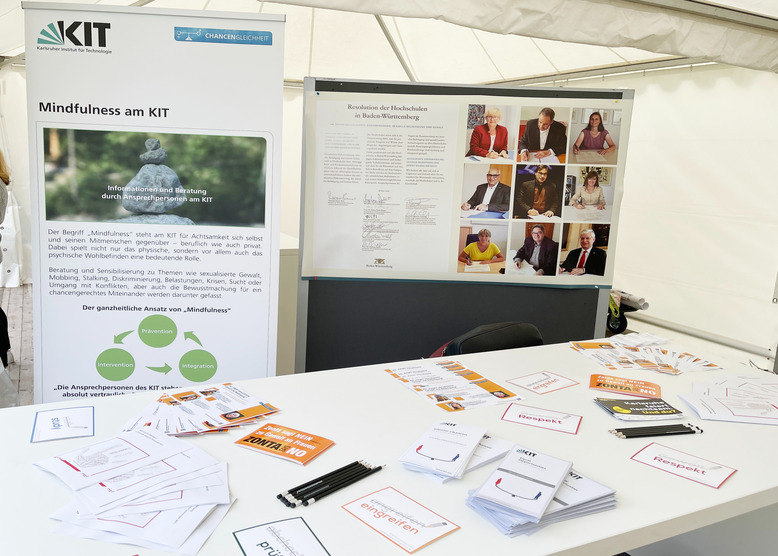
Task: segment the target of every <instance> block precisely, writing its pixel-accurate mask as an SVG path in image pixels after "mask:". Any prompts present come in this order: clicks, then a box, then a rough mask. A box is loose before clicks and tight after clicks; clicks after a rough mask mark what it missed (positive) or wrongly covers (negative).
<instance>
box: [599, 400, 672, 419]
mask: <svg viewBox="0 0 778 556" xmlns="http://www.w3.org/2000/svg"><path fill="white" fill-rule="evenodd" d="M594 401H595V402H596V403H597V405H599V406H600V407H602V408H603V409H604V410H605V411H607V412H608V413H610V414H611V415H613V416H614V417H615V418H616V419H621V420H622V421H652V420H657V421H658V420H662V419H682V418H683V412H681V411H679V410H677V409H676V408H674V407H673V406H671V405H670V404H669V403H667V402H666V401H664V400H663V399H662V398H659V399H655V400H627V399H620V400H619V399H614V398H594Z"/></svg>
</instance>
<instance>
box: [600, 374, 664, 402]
mask: <svg viewBox="0 0 778 556" xmlns="http://www.w3.org/2000/svg"><path fill="white" fill-rule="evenodd" d="M589 388H590V389H591V390H601V391H603V392H609V393H611V394H625V395H627V396H637V397H639V398H661V397H662V388H661V387H660V386H659V385H658V384H654V383H653V382H646V381H645V380H634V379H631V378H621V377H618V376H610V375H592V376H591V378H590V379H589Z"/></svg>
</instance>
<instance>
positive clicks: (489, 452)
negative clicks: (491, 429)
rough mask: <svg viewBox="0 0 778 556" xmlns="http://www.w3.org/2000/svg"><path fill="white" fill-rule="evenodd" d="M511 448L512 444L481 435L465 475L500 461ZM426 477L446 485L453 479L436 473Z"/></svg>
mask: <svg viewBox="0 0 778 556" xmlns="http://www.w3.org/2000/svg"><path fill="white" fill-rule="evenodd" d="M512 447H513V442H510V441H508V440H504V439H502V438H497V437H494V436H490V435H488V434H485V435H483V437H482V438H481V440H479V441H478V446H477V447H476V449H475V452H473V455H472V456H471V457H470V461H469V462H467V467H466V468H465V474H467V473H470V472H471V471H472V470H474V469H478V468H479V467H483V466H484V465H488V464H490V463H492V462H493V461H497V460H499V459H502V458H503V457H504V456H505V454H507V453H508V450H510V449H511V448H512ZM426 475H427V477H429V478H430V479H432V480H433V481H435V482H438V483H447V482H448V481H450V480H452V479H453V478H454V477H448V476H446V475H438V474H436V473H426Z"/></svg>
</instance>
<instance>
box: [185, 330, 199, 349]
mask: <svg viewBox="0 0 778 556" xmlns="http://www.w3.org/2000/svg"><path fill="white" fill-rule="evenodd" d="M184 340H194V341H195V342H197V345H198V346H200V347H203V343H202V342H201V341H200V338H198V337H197V336H195V334H194V332H184Z"/></svg>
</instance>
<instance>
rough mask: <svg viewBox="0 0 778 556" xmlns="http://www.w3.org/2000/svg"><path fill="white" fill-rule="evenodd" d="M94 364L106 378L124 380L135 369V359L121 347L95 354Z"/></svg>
mask: <svg viewBox="0 0 778 556" xmlns="http://www.w3.org/2000/svg"><path fill="white" fill-rule="evenodd" d="M95 366H96V367H97V372H98V373H100V376H101V377H103V378H104V379H106V380H113V381H117V380H124V379H126V378H128V377H129V376H130V375H131V374H132V372H133V371H134V370H135V359H134V358H133V357H132V355H130V353H129V352H127V351H125V350H123V349H119V348H111V349H107V350H105V351H104V352H103V353H101V354H100V355H98V356H97V362H96V363H95Z"/></svg>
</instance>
